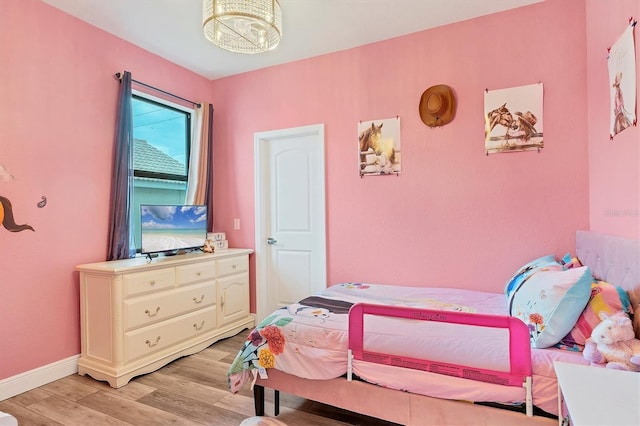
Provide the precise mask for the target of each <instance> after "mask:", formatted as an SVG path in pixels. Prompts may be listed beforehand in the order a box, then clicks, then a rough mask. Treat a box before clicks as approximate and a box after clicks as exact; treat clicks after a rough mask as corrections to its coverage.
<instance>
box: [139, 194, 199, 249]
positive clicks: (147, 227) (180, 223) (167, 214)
mask: <svg viewBox="0 0 640 426" xmlns="http://www.w3.org/2000/svg"><path fill="white" fill-rule="evenodd" d="M140 231H141V235H140V243H141V248H140V252H141V253H142V254H148V255H150V254H152V253H163V254H165V255H172V254H178V253H182V252H187V251H190V250H193V249H202V247H203V245H204V242H205V240H206V239H207V206H199V205H151V204H142V205H140Z"/></svg>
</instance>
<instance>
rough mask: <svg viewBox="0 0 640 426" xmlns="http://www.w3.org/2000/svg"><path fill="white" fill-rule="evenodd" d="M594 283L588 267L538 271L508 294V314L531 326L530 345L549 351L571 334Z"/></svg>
mask: <svg viewBox="0 0 640 426" xmlns="http://www.w3.org/2000/svg"><path fill="white" fill-rule="evenodd" d="M560 267H561V268H562V266H560ZM592 282H593V277H592V276H591V270H590V269H589V267H588V266H581V267H578V268H571V269H566V270H563V269H560V270H558V269H557V268H555V267H553V268H550V269H544V268H543V269H539V270H537V271H535V272H534V273H532V274H530V275H529V276H528V277H527V278H526V279H524V280H523V281H522V282H521V283H520V285H519V286H518V287H517V288H515V289H514V290H513V291H512V292H511V293H510V294H509V295H508V298H509V314H510V315H512V316H514V317H517V318H519V319H521V320H522V321H523V322H524V323H525V324H527V325H528V326H529V334H530V336H531V346H533V347H534V348H548V347H550V346H553V345H555V344H556V343H558V342H559V341H560V339H562V338H563V337H564V336H566V335H567V333H569V331H571V329H572V328H573V326H574V325H575V323H576V321H577V320H578V317H579V316H580V314H581V313H582V310H583V309H584V307H585V306H586V305H587V302H588V301H589V296H590V294H591V283H592Z"/></svg>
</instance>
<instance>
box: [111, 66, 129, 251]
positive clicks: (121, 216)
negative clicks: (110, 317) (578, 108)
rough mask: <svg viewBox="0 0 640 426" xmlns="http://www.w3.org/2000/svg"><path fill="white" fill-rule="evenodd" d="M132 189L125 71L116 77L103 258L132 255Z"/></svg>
mask: <svg viewBox="0 0 640 426" xmlns="http://www.w3.org/2000/svg"><path fill="white" fill-rule="evenodd" d="M132 189H133V105H132V100H131V73H130V72H129V71H125V72H124V74H123V76H122V79H121V81H120V93H119V96H118V113H117V118H116V135H115V149H114V158H113V180H112V181H111V207H110V209H109V248H108V250H109V252H108V253H107V260H116V259H126V258H129V257H134V256H135V255H136V248H135V244H132V242H131V241H132V235H131V229H130V224H131V198H132V196H131V195H132V194H131V191H132Z"/></svg>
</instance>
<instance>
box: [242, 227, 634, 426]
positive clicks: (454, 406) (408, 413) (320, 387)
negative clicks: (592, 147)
mask: <svg viewBox="0 0 640 426" xmlns="http://www.w3.org/2000/svg"><path fill="white" fill-rule="evenodd" d="M576 255H577V257H578V258H579V259H580V260H581V261H582V263H583V264H584V265H587V266H589V267H590V268H591V270H592V273H593V275H594V277H596V278H598V279H601V280H605V281H607V282H609V283H611V284H615V285H618V286H620V287H622V288H624V289H625V290H627V291H628V292H629V295H630V298H631V301H632V304H633V308H634V310H635V311H636V312H638V314H636V315H635V318H634V326H635V330H636V336H638V337H639V338H640V241H639V240H630V239H626V238H621V237H613V236H608V235H603V234H598V233H594V232H590V231H578V232H577V233H576ZM265 388H269V389H273V390H274V391H275V395H274V396H275V398H274V415H276V416H277V415H278V414H279V392H280V391H282V392H286V393H289V394H293V395H297V396H300V397H303V398H306V399H309V400H312V401H317V402H321V403H324V404H328V405H331V406H335V407H339V408H343V409H346V410H349V411H354V412H357V413H361V414H365V415H368V416H372V417H376V418H379V419H383V420H387V421H390V422H395V423H400V424H403V425H416V426H417V425H420V426H426V425H443V424H491V425H513V424H518V425H541V424H548V425H551V424H557V420H554V419H552V418H548V417H543V416H533V417H529V416H526V415H525V414H523V413H522V412H515V411H511V410H506V409H502V408H494V407H489V406H484V405H479V404H473V403H470V402H466V401H454V400H445V399H439V398H434V397H429V396H424V395H417V394H412V393H409V392H403V391H399V390H394V389H389V388H384V387H380V386H376V385H373V384H370V383H366V382H361V381H352V382H349V381H347V380H346V379H345V378H336V379H331V380H309V379H302V378H299V377H296V376H292V375H290V374H287V373H283V372H281V371H278V370H270V371H269V378H268V379H261V378H258V379H257V381H256V384H255V385H254V403H255V409H256V415H258V416H262V415H264V407H265V405H264V392H265Z"/></svg>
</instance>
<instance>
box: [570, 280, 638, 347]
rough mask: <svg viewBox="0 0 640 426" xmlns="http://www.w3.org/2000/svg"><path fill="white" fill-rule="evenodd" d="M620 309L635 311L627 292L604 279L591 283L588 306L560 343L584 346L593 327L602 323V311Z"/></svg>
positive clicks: (614, 311)
mask: <svg viewBox="0 0 640 426" xmlns="http://www.w3.org/2000/svg"><path fill="white" fill-rule="evenodd" d="M618 311H623V312H625V313H626V314H628V315H631V314H632V313H633V308H632V307H631V301H630V300H629V295H628V294H627V292H626V291H625V290H624V289H622V288H620V287H617V286H615V285H612V284H609V283H607V282H604V281H596V282H593V283H591V295H590V297H589V301H588V302H587V306H586V307H585V308H584V310H583V311H582V313H581V314H580V316H579V317H578V321H576V325H575V326H574V327H573V329H572V330H571V331H570V332H569V334H567V335H566V336H564V338H563V339H562V340H561V341H560V343H561V344H562V345H566V346H568V347H569V348H572V347H575V345H580V346H584V344H585V341H586V340H587V339H588V338H589V337H591V332H592V331H593V328H594V327H595V326H596V325H598V324H599V323H600V313H602V312H605V313H607V314H614V313H616V312H618ZM580 350H582V348H580Z"/></svg>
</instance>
